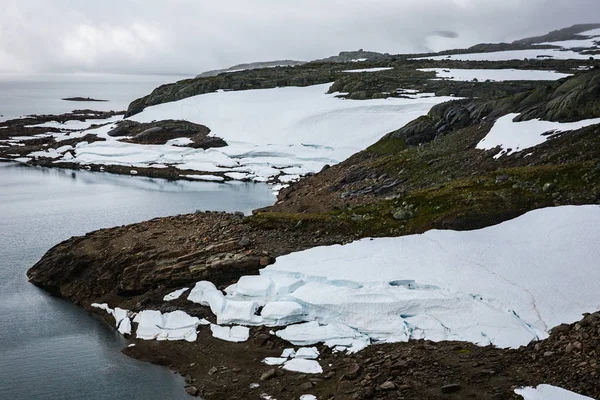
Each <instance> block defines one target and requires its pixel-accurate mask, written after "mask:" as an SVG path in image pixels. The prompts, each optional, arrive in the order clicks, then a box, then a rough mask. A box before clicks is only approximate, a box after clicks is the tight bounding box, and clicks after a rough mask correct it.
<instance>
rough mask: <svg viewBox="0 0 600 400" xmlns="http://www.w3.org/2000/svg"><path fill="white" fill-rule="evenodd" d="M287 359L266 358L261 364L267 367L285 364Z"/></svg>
mask: <svg viewBox="0 0 600 400" xmlns="http://www.w3.org/2000/svg"><path fill="white" fill-rule="evenodd" d="M287 360H288V359H287V357H286V358H281V357H267V358H265V359H264V360H263V362H264V363H265V364H267V365H281V364H283V363H284V362H286V361H287Z"/></svg>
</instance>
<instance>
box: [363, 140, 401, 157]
mask: <svg viewBox="0 0 600 400" xmlns="http://www.w3.org/2000/svg"><path fill="white" fill-rule="evenodd" d="M407 147H408V145H407V144H406V142H405V141H404V139H396V138H383V139H381V140H380V141H378V142H377V143H375V144H374V145H372V146H370V147H368V148H367V150H366V151H367V152H368V153H371V154H375V155H378V156H387V155H396V154H398V153H400V152H401V151H403V150H405V149H406V148H407Z"/></svg>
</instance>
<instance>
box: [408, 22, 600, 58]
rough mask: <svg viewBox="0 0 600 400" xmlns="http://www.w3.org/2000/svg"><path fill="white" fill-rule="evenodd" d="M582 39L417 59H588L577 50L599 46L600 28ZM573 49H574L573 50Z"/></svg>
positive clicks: (589, 32) (583, 34) (586, 34)
mask: <svg viewBox="0 0 600 400" xmlns="http://www.w3.org/2000/svg"><path fill="white" fill-rule="evenodd" d="M579 36H581V39H577V40H563V41H556V42H545V43H537V44H540V45H552V46H558V47H560V49H529V50H508V51H495V52H491V53H468V54H454V55H446V56H434V57H421V58H416V60H461V61H507V60H523V59H526V58H527V59H538V58H552V59H556V60H569V59H572V60H587V59H589V58H590V55H589V54H581V53H579V52H577V51H575V50H585V49H592V48H595V47H598V43H600V29H593V30H591V31H586V32H582V33H580V34H579ZM571 49H573V50H571Z"/></svg>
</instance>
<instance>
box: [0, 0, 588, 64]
mask: <svg viewBox="0 0 600 400" xmlns="http://www.w3.org/2000/svg"><path fill="white" fill-rule="evenodd" d="M595 16H596V17H597V19H598V20H600V1H599V0H96V1H90V0H1V7H0V72H74V71H87V72H125V73H185V74H195V73H199V72H202V71H205V70H208V69H214V68H223V67H228V66H231V65H233V64H237V63H241V62H250V61H264V60H273V59H295V60H311V59H316V58H322V57H326V56H330V55H333V54H337V53H338V52H339V51H341V50H355V49H359V48H364V49H366V50H367V49H368V50H373V51H380V52H388V53H407V52H421V51H427V50H436V51H438V50H442V49H444V48H455V47H467V46H470V45H473V44H476V43H479V42H495V41H512V40H514V39H518V38H522V37H526V36H531V35H535V34H542V33H546V32H547V31H550V30H553V29H558V28H563V27H566V26H569V25H572V24H575V23H589V22H600V21H596V20H594V17H595ZM436 31H438V32H442V33H443V32H446V33H447V32H448V31H451V32H456V33H457V34H458V37H456V38H452V37H444V36H452V35H447V34H445V33H444V34H443V35H442V36H435V35H432V34H433V33H434V32H436Z"/></svg>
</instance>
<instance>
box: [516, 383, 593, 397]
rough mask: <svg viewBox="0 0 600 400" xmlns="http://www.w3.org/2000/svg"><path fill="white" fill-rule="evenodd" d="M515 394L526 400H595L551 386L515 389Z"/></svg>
mask: <svg viewBox="0 0 600 400" xmlns="http://www.w3.org/2000/svg"><path fill="white" fill-rule="evenodd" d="M515 393H516V394H518V395H519V396H521V397H523V399H525V400H593V399H592V398H591V397H586V396H582V395H580V394H577V393H573V392H570V391H568V390H565V389H562V388H559V387H556V386H551V385H539V386H538V387H535V388H533V387H525V388H521V389H515Z"/></svg>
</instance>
